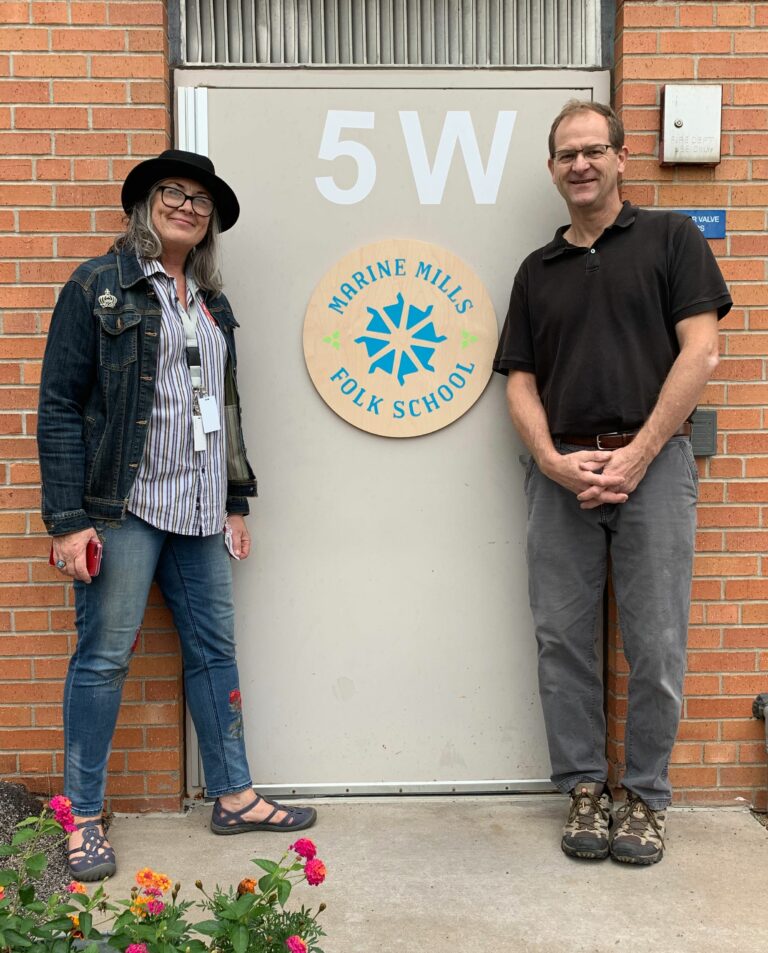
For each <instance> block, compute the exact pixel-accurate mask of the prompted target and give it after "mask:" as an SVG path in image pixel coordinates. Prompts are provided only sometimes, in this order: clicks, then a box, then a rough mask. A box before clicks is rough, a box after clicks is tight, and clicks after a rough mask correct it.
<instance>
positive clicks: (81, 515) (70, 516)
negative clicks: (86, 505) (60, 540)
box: [43, 510, 93, 536]
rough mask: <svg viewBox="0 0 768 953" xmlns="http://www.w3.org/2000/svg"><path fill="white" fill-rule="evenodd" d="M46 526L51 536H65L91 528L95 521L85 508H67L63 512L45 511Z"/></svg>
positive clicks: (44, 520)
mask: <svg viewBox="0 0 768 953" xmlns="http://www.w3.org/2000/svg"><path fill="white" fill-rule="evenodd" d="M43 522H44V523H45V528H46V529H47V530H48V532H49V533H50V535H51V536H64V535H66V534H67V533H78V532H79V531H80V530H81V529H91V528H92V526H93V522H92V521H91V520H90V519H89V517H88V514H87V513H86V512H85V510H65V511H64V512H63V513H45V514H44V515H43Z"/></svg>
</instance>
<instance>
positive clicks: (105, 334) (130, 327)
mask: <svg viewBox="0 0 768 953" xmlns="http://www.w3.org/2000/svg"><path fill="white" fill-rule="evenodd" d="M96 315H97V317H98V319H99V324H100V326H101V333H100V335H99V363H100V364H101V366H102V367H105V368H106V369H107V370H110V371H119V370H121V369H122V368H124V367H127V366H128V365H129V364H133V363H135V361H136V358H137V355H138V343H137V342H138V332H139V329H138V325H139V323H140V322H141V315H140V314H139V313H138V312H136V311H117V312H115V311H110V312H100V311H97V312H96Z"/></svg>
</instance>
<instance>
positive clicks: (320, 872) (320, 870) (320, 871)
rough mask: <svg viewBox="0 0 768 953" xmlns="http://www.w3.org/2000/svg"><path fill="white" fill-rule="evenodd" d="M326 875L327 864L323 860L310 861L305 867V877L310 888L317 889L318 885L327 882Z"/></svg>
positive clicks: (313, 859)
mask: <svg viewBox="0 0 768 953" xmlns="http://www.w3.org/2000/svg"><path fill="white" fill-rule="evenodd" d="M325 874H326V870H325V864H324V863H323V862H322V860H319V859H317V858H312V860H308V861H307V862H306V864H305V865H304V876H305V877H306V878H307V883H308V884H309V885H310V887H316V886H317V885H318V884H321V883H322V882H323V881H324V880H325Z"/></svg>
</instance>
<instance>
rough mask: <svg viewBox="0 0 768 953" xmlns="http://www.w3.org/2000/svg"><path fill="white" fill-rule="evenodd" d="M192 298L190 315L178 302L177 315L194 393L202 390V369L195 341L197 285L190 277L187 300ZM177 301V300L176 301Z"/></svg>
mask: <svg viewBox="0 0 768 953" xmlns="http://www.w3.org/2000/svg"><path fill="white" fill-rule="evenodd" d="M190 297H191V298H192V308H191V311H192V313H191V314H190V312H189V311H187V309H186V307H185V304H186V302H185V303H184V304H182V303H181V301H179V314H180V317H181V323H182V326H183V328H184V338H185V340H186V345H187V346H186V351H187V367H189V376H190V378H191V379H192V390H194V391H195V392H197V391H201V390H202V389H203V368H202V360H201V358H200V344H199V342H198V339H197V316H198V305H197V285H196V284H195V282H194V281H193V280H192V277H191V275H188V276H187V298H190ZM177 300H178V299H177Z"/></svg>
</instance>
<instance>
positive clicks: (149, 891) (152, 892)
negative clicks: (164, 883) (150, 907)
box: [144, 887, 163, 897]
mask: <svg viewBox="0 0 768 953" xmlns="http://www.w3.org/2000/svg"><path fill="white" fill-rule="evenodd" d="M144 893H145V894H146V895H147V896H148V897H162V895H163V891H162V890H161V889H160V888H159V887H145V888H144Z"/></svg>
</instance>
